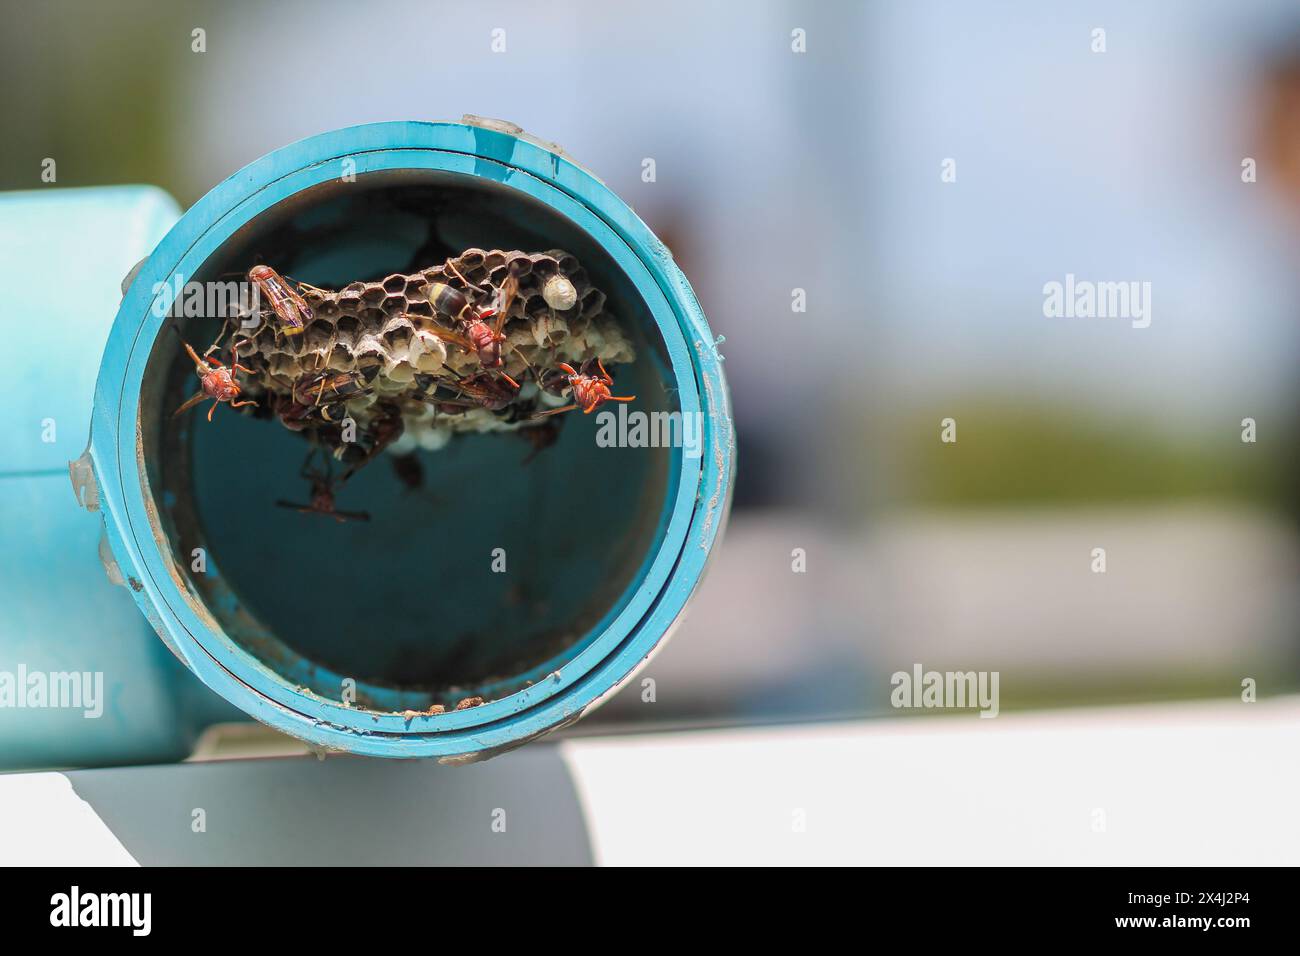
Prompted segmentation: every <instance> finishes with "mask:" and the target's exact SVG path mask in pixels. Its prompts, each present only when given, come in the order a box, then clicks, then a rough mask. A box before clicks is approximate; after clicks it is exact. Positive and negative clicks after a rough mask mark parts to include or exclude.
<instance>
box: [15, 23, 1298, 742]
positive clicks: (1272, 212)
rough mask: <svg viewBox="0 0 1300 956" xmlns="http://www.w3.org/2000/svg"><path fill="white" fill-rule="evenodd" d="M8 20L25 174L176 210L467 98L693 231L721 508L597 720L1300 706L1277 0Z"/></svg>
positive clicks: (1285, 160) (687, 237) (1288, 127)
mask: <svg viewBox="0 0 1300 956" xmlns="http://www.w3.org/2000/svg"><path fill="white" fill-rule="evenodd" d="M4 27H5V28H4V30H3V32H0V90H3V92H2V93H0V96H2V97H3V112H2V114H0V119H2V125H0V128H3V130H4V139H5V145H4V147H3V149H2V150H0V188H3V189H34V188H40V187H41V183H40V172H41V162H42V160H43V159H44V158H45V157H54V158H56V159H57V162H58V176H59V180H58V185H59V187H68V186H88V185H99V184H119V183H150V184H156V185H158V186H161V187H163V188H164V189H166V190H168V191H169V192H171V193H172V194H173V195H174V196H175V197H176V198H177V199H178V200H179V201H180V202H181V204H182V205H188V204H190V203H192V202H194V201H195V200H196V199H198V198H199V197H200V196H201V195H203V194H204V193H205V192H206V191H207V190H208V189H209V188H211V187H212V186H214V185H215V184H217V183H218V182H220V181H221V180H222V179H224V178H226V177H227V176H229V175H230V174H231V173H233V172H234V171H236V170H237V169H239V168H240V167H242V166H243V165H245V164H246V163H249V162H251V161H252V160H254V159H256V158H257V157H259V156H261V155H262V154H264V153H266V152H269V151H270V150H273V149H275V148H277V147H279V146H282V145H285V144H286V143H289V142H292V141H294V140H297V139H300V138H303V137H306V136H309V135H312V134H315V133H318V132H321V131H325V130H328V129H332V128H336V127H341V126H349V125H353V124H357V123H366V122H373V121H379V120H391V119H458V118H459V117H460V116H461V115H462V114H463V113H476V114H480V115H485V116H495V117H504V118H507V119H509V120H512V121H514V122H516V123H518V124H520V125H521V126H523V127H524V128H525V129H526V130H528V131H529V132H531V133H533V134H535V135H537V136H540V137H541V138H543V139H548V140H554V141H557V142H559V143H560V144H562V145H563V146H564V147H565V149H566V150H567V151H568V152H569V153H570V154H572V155H573V156H574V157H575V158H576V159H577V161H578V162H580V163H582V164H584V165H586V166H588V167H589V168H590V169H591V170H593V171H594V172H595V173H596V174H597V175H598V176H600V177H601V178H602V179H604V180H605V181H606V182H607V183H608V184H609V185H610V186H611V188H613V189H614V191H615V192H617V193H618V194H620V195H621V196H622V197H623V198H624V199H625V200H627V201H628V202H629V203H630V204H631V205H632V206H633V207H634V208H635V209H636V211H637V213H638V214H639V215H640V216H641V217H642V218H643V219H644V220H645V221H646V222H647V223H648V224H649V225H650V227H651V228H652V229H654V230H655V231H656V232H657V233H658V234H659V235H660V237H661V238H663V239H664V241H665V242H666V243H667V244H668V245H669V247H670V248H671V249H672V250H673V252H674V254H675V256H676V258H677V260H678V262H679V264H680V265H681V266H682V268H683V269H684V271H685V272H686V274H687V276H688V277H689V278H690V280H691V281H692V283H693V284H694V286H695V289H696V291H697V293H698V294H699V297H700V300H701V303H702V304H703V306H704V310H705V312H706V314H707V315H708V316H709V319H710V322H711V324H712V325H713V327H714V329H715V331H716V332H717V333H719V334H720V335H723V336H725V342H724V343H722V344H721V346H720V349H721V352H722V354H723V355H724V356H725V358H726V366H725V368H726V372H727V375H728V377H729V381H730V384H731V388H732V393H733V400H734V407H735V416H736V424H737V429H738V441H739V454H740V469H739V474H738V481H737V487H736V498H735V509H734V512H733V515H732V519H731V523H730V526H729V529H728V533H727V537H726V539H725V541H724V543H723V545H722V547H721V549H720V550H719V552H718V553H717V555H716V557H715V559H714V564H713V567H712V569H711V571H710V575H709V577H708V579H707V580H706V582H705V585H704V586H703V588H702V589H701V591H700V592H699V594H698V596H697V598H696V601H695V602H694V604H693V606H692V608H691V610H690V611H689V613H688V616H687V618H686V620H685V622H684V623H683V625H682V626H681V627H680V629H679V631H678V633H677V634H676V636H675V637H674V639H673V640H672V641H671V642H670V643H669V645H668V646H667V648H666V649H665V650H664V651H663V653H662V654H660V655H659V656H658V657H657V658H656V659H655V660H654V661H653V663H652V664H651V666H650V668H649V670H647V671H646V672H645V674H644V675H643V676H649V677H653V678H654V679H655V681H656V695H655V696H656V700H655V702H654V703H653V704H647V703H645V702H643V700H642V697H641V695H640V694H639V693H638V692H637V690H636V689H634V688H628V689H627V690H625V691H624V692H623V693H622V694H620V695H618V696H617V697H616V698H614V700H613V701H611V702H610V703H608V704H606V705H605V706H604V707H603V708H602V709H601V710H600V711H598V712H597V713H596V714H595V715H593V716H592V717H591V718H590V719H588V720H587V721H584V722H583V724H581V725H580V726H579V727H578V728H577V732H581V733H588V732H592V731H596V730H610V729H614V728H616V727H617V728H622V727H630V728H636V727H651V726H653V727H655V728H660V727H664V726H672V725H698V724H712V723H735V722H744V723H748V722H762V721H788V720H801V719H825V718H833V717H846V716H858V715H871V716H896V715H901V714H906V713H908V712H907V711H895V710H893V709H892V708H891V707H890V700H889V696H890V690H891V686H890V675H891V674H892V673H893V672H895V671H899V670H905V671H909V672H910V671H911V669H912V667H913V665H914V664H917V663H920V664H922V665H923V666H924V667H925V668H926V669H936V670H997V671H1000V673H1001V684H1000V690H1001V707H1002V710H1003V711H1008V710H1016V709H1023V708H1041V707H1064V706H1073V705H1081V704H1096V703H1109V702H1114V703H1120V702H1140V701H1154V700H1161V699H1171V698H1237V697H1238V696H1239V695H1240V693H1241V682H1242V680H1243V679H1245V678H1253V679H1254V680H1255V681H1257V682H1258V689H1259V694H1260V695H1261V696H1269V695H1274V694H1278V693H1283V692H1287V691H1291V690H1294V689H1295V688H1296V687H1297V685H1298V684H1300V606H1298V604H1297V589H1296V582H1297V572H1298V571H1300V563H1298V558H1300V535H1298V529H1297V516H1298V511H1300V509H1298V507H1297V506H1298V505H1300V501H1297V477H1300V476H1298V475H1297V467H1298V464H1297V459H1296V453H1295V450H1296V447H1297V438H1300V434H1298V430H1300V421H1298V418H1297V412H1298V411H1300V393H1298V389H1297V376H1296V374H1295V372H1296V365H1297V357H1298V356H1297V352H1298V350H1300V335H1298V333H1297V323H1296V318H1297V315H1300V280H1298V279H1297V278H1296V276H1297V270H1296V265H1297V263H1300V8H1297V7H1296V5H1295V4H1294V3H1292V2H1286V0H1267V2H1263V0H1261V2H1239V0H1181V2H1173V0H1170V2H1164V3H1160V2H1150V3H1144V4H1140V5H1136V4H1128V3H1119V2H1116V3H1089V4H1086V5H1084V4H1050V5H1044V4H1039V3H1035V2H1032V0H1021V2H1008V3H982V4H979V5H973V4H967V3H962V2H959V0H948V2H908V3H903V2H867V3H862V2H842V3H841V2H825V3H819V4H816V5H805V4H798V3H793V2H750V3H743V4H742V3H733V4H727V5H708V4H699V3H688V2H655V3H651V4H635V5H632V4H627V5H615V4H606V3H600V2H596V0H590V2H586V0H581V2H579V0H561V2H551V3H545V4H523V3H492V2H465V3H441V2H440V3H435V4H430V3H424V2H415V0H411V2H370V3H366V4H356V3H350V2H342V0H339V2H314V3H294V2H280V3H276V4H256V3H244V2H225V3H220V4H217V3H194V2H175V3H169V4H166V5H154V4H146V3H139V2H124V0H118V2H115V3H113V4H102V3H94V2H89V0H88V2H61V0H54V2H48V3H43V4H25V3H23V4H19V3H12V2H6V3H5V11H4ZM196 28H201V29H202V30H204V31H205V42H206V50H205V52H201V53H199V52H195V51H194V50H193V49H192V45H193V39H192V36H193V33H192V31H193V30H195V29H196ZM496 28H501V29H504V30H505V43H506V49H505V51H504V52H499V53H494V52H493V51H492V48H491V43H492V31H493V30H494V29H496ZM796 29H798V30H802V31H804V36H805V37H806V52H802V53H796V52H794V51H793V50H792V48H791V45H792V31H794V30H796ZM1097 29H1102V30H1104V31H1105V32H1104V42H1105V50H1104V52H1094V47H1095V46H1096V44H1097V41H1096V37H1097V35H1096V34H1095V32H1094V31H1096V30H1097ZM646 159H653V160H654V168H655V176H654V179H653V181H646V180H645V178H644V177H643V169H644V168H645V167H644V160H646ZM1248 159H1249V160H1253V163H1246V160H1248ZM949 160H951V161H952V162H951V163H949V162H948V161H949ZM1243 163H1246V166H1248V167H1250V168H1251V169H1254V170H1255V176H1254V179H1255V180H1256V181H1244V179H1243V172H1244V170H1245V167H1244V166H1243ZM945 173H946V175H945ZM954 173H955V178H954V175H953V174H954ZM1245 178H1246V179H1250V178H1251V177H1250V176H1248V175H1247V176H1246V177H1245ZM945 180H951V181H945ZM1067 274H1073V275H1075V276H1077V277H1079V279H1081V280H1084V279H1086V280H1092V281H1105V282H1109V281H1115V282H1127V281H1137V282H1149V283H1150V284H1151V299H1150V317H1151V323H1150V326H1149V327H1148V328H1134V327H1132V324H1131V323H1130V322H1129V321H1128V320H1126V319H1122V318H1110V319H1106V318H1095V319H1085V318H1048V317H1046V316H1045V315H1044V310H1043V304H1044V292H1043V286H1044V284H1045V283H1048V282H1053V281H1056V282H1063V281H1064V280H1065V277H1066V275H1067ZM800 290H801V291H800ZM800 298H803V299H804V300H806V311H796V310H795V308H794V307H793V306H794V304H795V303H796V302H797V301H798V300H799V299H800ZM948 418H951V419H953V420H954V421H955V422H956V430H957V441H956V442H954V443H945V442H943V441H941V440H940V439H941V422H942V421H943V420H944V419H948ZM1245 418H1251V419H1254V420H1255V422H1256V427H1257V440H1256V441H1255V442H1253V443H1247V442H1243V440H1242V430H1243V429H1242V420H1243V419H1245ZM1096 548H1104V549H1105V552H1106V570H1105V572H1104V573H1097V572H1095V571H1094V561H1095V559H1094V554H1093V551H1094V549H1096ZM795 549H802V551H803V554H805V555H806V571H803V572H801V573H800V572H796V571H795V570H793V568H792V562H793V561H794V560H795V559H794V557H793V554H794V552H795ZM121 600H122V601H128V600H129V598H128V597H127V595H126V594H122V596H121ZM963 719H964V718H963Z"/></svg>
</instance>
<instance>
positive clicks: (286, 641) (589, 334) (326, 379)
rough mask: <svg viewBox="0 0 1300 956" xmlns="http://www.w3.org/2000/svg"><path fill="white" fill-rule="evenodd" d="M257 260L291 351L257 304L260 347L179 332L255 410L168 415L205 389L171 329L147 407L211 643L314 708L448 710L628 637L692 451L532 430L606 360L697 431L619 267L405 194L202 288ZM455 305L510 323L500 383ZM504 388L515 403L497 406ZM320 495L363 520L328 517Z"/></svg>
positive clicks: (566, 233)
mask: <svg viewBox="0 0 1300 956" xmlns="http://www.w3.org/2000/svg"><path fill="white" fill-rule="evenodd" d="M518 250H531V251H518ZM258 264H265V265H269V266H271V267H272V268H274V269H275V270H277V271H278V272H279V273H280V274H281V275H283V276H284V277H285V278H286V281H287V282H288V283H289V284H290V285H291V287H292V288H293V289H294V290H295V291H297V292H298V293H299V294H300V295H301V297H302V301H303V302H304V303H305V304H306V305H307V307H308V310H309V312H310V318H309V320H308V321H306V322H305V323H304V326H303V328H302V329H301V331H300V332H298V333H296V334H286V329H285V328H284V323H283V322H282V320H281V318H280V317H279V316H278V315H277V314H276V313H275V312H274V310H273V309H271V307H270V303H269V302H268V301H267V300H266V298H265V297H264V298H263V300H262V310H261V314H260V318H261V320H262V321H261V322H260V323H257V324H256V327H255V328H250V327H247V326H248V324H250V323H249V322H248V317H247V316H242V317H237V318H236V319H235V320H230V319H229V317H228V316H227V317H217V316H214V315H211V314H205V315H203V316H188V317H185V318H178V319H175V320H174V321H172V320H169V323H168V324H172V325H175V326H176V330H177V331H178V332H179V333H180V339H182V340H184V341H185V342H187V343H189V344H190V345H192V346H193V347H194V349H195V351H196V352H197V353H199V354H200V355H202V354H203V353H204V352H205V350H208V349H209V345H210V344H213V343H218V345H217V348H215V349H212V350H211V356H212V357H213V358H215V359H217V360H218V361H220V362H222V363H225V364H227V365H228V364H229V363H230V361H231V359H230V350H231V348H232V346H233V348H234V351H235V353H236V356H237V357H236V359H235V361H237V362H238V363H239V365H240V366H241V367H242V368H243V369H247V370H248V371H246V372H245V371H240V372H239V373H238V375H237V377H236V381H237V382H238V383H239V385H240V386H241V388H242V389H243V393H242V395H241V396H240V397H241V398H243V399H246V400H252V401H256V402H257V405H256V406H246V407H243V408H241V409H239V410H238V411H232V410H231V409H230V407H229V405H222V406H221V407H218V408H217V409H216V411H215V414H214V415H213V417H212V421H211V422H209V421H208V420H207V411H206V410H207V407H208V406H207V405H201V406H200V407H199V408H198V409H196V410H194V411H190V412H188V413H186V414H183V415H180V416H178V417H173V412H174V411H175V409H176V408H177V407H178V406H180V405H181V404H182V402H184V401H185V399H186V397H187V396H189V395H190V394H191V393H192V392H193V391H194V389H195V387H196V383H197V380H196V377H195V366H194V363H193V361H191V360H190V359H189V358H188V357H187V356H186V354H185V352H184V351H183V350H182V349H181V347H180V343H179V341H178V339H177V336H176V335H174V334H171V332H169V331H167V330H164V331H163V332H162V333H160V334H159V335H158V337H157V338H156V340H155V342H154V345H153V346H152V351H151V354H150V358H149V361H148V365H147V367H146V371H145V378H144V382H143V385H142V389H141V409H142V411H141V418H140V434H141V442H140V458H141V465H142V475H143V479H144V481H145V483H146V494H147V495H148V496H149V497H150V498H151V499H152V501H153V506H154V510H155V511H156V513H157V516H158V517H157V521H158V529H159V533H160V535H161V537H162V538H163V539H164V543H165V545H166V547H165V548H164V551H165V553H170V554H171V555H172V559H173V561H174V573H175V574H176V576H177V578H178V579H179V580H181V581H182V582H183V584H184V590H185V591H186V593H187V595H188V597H189V599H190V600H191V601H192V603H193V605H194V606H195V607H196V608H197V610H198V612H199V613H200V615H201V617H202V618H203V619H205V620H206V621H207V622H208V623H209V625H210V627H211V628H212V629H213V631H214V632H216V633H220V634H222V635H223V637H224V639H225V640H228V641H230V642H231V643H232V644H234V645H236V646H237V648H238V649H239V650H242V651H243V652H244V653H246V654H248V655H250V656H251V657H252V658H254V659H255V660H256V661H257V662H258V663H259V664H260V665H261V666H262V667H263V668H265V669H266V670H267V671H268V672H270V673H271V674H273V675H274V676H275V677H276V679H278V680H280V681H283V682H284V683H286V684H289V685H291V686H293V687H295V688H299V689H301V690H304V691H306V692H309V693H312V694H315V695H318V696H320V697H322V698H325V699H329V700H341V699H343V694H344V689H345V688H346V687H349V686H351V687H355V694H356V698H355V704H356V705H357V706H360V707H366V708H370V709H374V710H378V711H384V712H390V711H396V712H402V711H406V710H416V711H426V712H427V711H432V712H437V710H438V709H440V708H446V709H452V708H454V707H456V706H457V705H458V704H464V705H465V706H471V705H473V704H476V703H478V702H479V700H480V699H481V700H483V701H491V700H494V699H498V698H500V697H503V696H505V695H507V694H510V693H512V692H515V691H519V690H522V689H524V688H527V687H529V686H532V685H534V684H536V683H537V682H539V681H541V680H543V679H545V678H546V677H547V676H548V675H551V674H553V673H555V672H557V671H559V670H561V669H563V668H564V667H566V666H568V665H569V663H570V662H572V661H573V660H574V659H575V658H577V657H578V656H579V655H580V654H581V653H582V651H583V649H584V648H585V647H587V646H589V644H590V643H591V641H592V640H594V639H595V636H596V635H597V634H599V633H601V632H603V631H605V630H606V629H608V628H609V627H611V625H615V624H617V623H618V622H620V621H623V620H624V618H625V617H626V615H624V612H625V611H626V610H627V608H628V605H629V604H630V603H631V601H632V600H633V597H634V595H635V594H636V590H637V586H638V582H639V580H640V577H641V575H642V574H643V572H644V567H645V564H646V562H647V560H648V559H647V556H648V555H652V554H654V553H655V546H656V542H657V540H659V539H660V538H661V537H662V535H663V534H664V533H665V527H666V523H667V515H668V513H669V504H670V502H671V501H672V499H673V497H674V495H675V481H676V478H675V471H674V469H673V467H672V462H673V458H674V455H675V454H678V452H675V451H674V450H672V449H669V448H662V447H651V448H628V447H602V446H601V444H600V443H598V442H597V441H596V433H597V429H598V424H597V418H598V416H596V415H590V416H588V415H582V414H581V413H568V414H557V415H550V416H544V417H538V416H539V415H541V413H543V412H546V411H550V410H554V409H556V408H557V407H562V406H564V405H566V404H568V403H571V402H572V390H571V389H570V388H569V387H568V386H569V382H568V380H567V377H566V376H565V375H563V374H560V373H557V371H556V369H557V366H558V365H559V363H566V364H568V365H570V366H572V367H574V368H576V369H580V370H583V371H591V372H593V373H594V372H595V370H596V369H597V368H598V367H599V366H597V364H596V362H597V360H599V361H600V363H601V364H603V366H604V367H605V368H606V369H607V370H608V371H609V373H610V374H611V375H612V376H613V377H614V378H615V380H616V383H617V384H616V385H615V386H614V391H615V392H616V393H618V394H620V395H635V396H636V402H635V404H634V405H632V406H629V407H630V408H636V409H639V410H644V411H647V412H654V411H665V412H672V411H677V410H679V409H678V405H677V395H676V390H675V389H674V388H673V387H672V376H671V373H670V367H669V360H668V356H667V349H666V346H665V343H664V342H663V339H662V337H661V336H660V335H659V332H658V329H657V326H656V324H655V321H654V318H653V317H652V315H651V313H650V309H649V306H648V305H647V303H646V301H645V299H644V298H643V296H642V294H641V293H640V291H639V290H638V288H637V286H636V283H635V282H634V280H633V279H632V278H630V277H629V275H628V273H627V271H626V270H625V269H624V268H623V267H622V266H621V265H620V264H619V263H618V262H616V261H615V259H614V257H613V256H612V255H611V254H610V252H609V251H608V250H607V249H606V247H605V246H604V245H603V244H601V243H600V242H598V241H597V240H595V239H594V238H593V237H592V236H591V235H590V234H588V232H587V231H586V230H585V229H583V228H582V227H580V226H579V225H577V224H576V223H575V222H573V221H572V220H570V219H569V218H567V217H566V216H564V215H562V214H560V213H559V212H558V211H557V210H556V209H555V208H553V207H552V206H550V205H547V204H545V203H543V202H541V201H540V200H537V199H534V198H533V197H531V196H529V195H527V194H525V193H523V192H521V191H519V190H516V189H512V188H509V187H507V186H505V185H503V184H502V183H499V182H496V181H493V180H486V179H483V178H480V177H475V176H470V175H467V174H460V173H449V172H438V171H431V170H401V171H394V172H387V173H369V174H364V175H361V176H358V177H357V180H356V181H355V182H349V183H343V182H330V183H325V184H322V185H320V186H316V187H313V188H311V189H308V190H305V191H304V192H301V193H298V194H296V195H294V196H293V197H292V198H290V199H288V200H285V201H283V202H280V203H278V204H276V205H274V206H272V207H270V208H269V209H266V210H265V211H263V212H261V213H260V214H258V215H255V216H253V217H251V218H250V219H249V220H248V221H247V222H246V223H245V224H244V225H243V226H242V227H241V228H240V229H239V230H238V231H237V232H236V233H234V234H233V235H232V236H231V237H230V238H229V239H228V240H226V242H225V243H224V244H222V245H221V246H220V248H218V249H217V250H216V251H215V252H213V254H211V255H210V256H209V257H208V258H207V260H206V261H205V262H204V264H203V267H202V270H201V272H200V273H199V274H198V275H195V276H193V277H192V279H193V280H194V281H196V282H200V283H215V282H222V281H228V280H229V278H230V277H231V276H232V275H233V276H236V277H238V278H242V277H243V276H244V275H246V274H247V272H248V270H249V269H251V268H252V267H253V266H254V265H258ZM508 280H512V282H511V283H508ZM438 284H441V285H443V286H445V287H449V288H450V289H452V290H454V292H455V293H456V294H458V295H460V296H462V297H463V298H464V299H465V300H466V301H467V302H468V303H470V304H471V306H472V307H473V311H472V312H469V313H466V314H467V315H477V314H485V313H489V312H490V311H491V310H492V309H495V308H499V307H500V306H502V305H505V306H506V312H505V316H504V320H503V322H502V324H501V332H502V334H503V335H504V341H502V342H501V344H500V355H501V359H502V364H501V365H500V366H499V367H497V368H491V369H489V368H485V367H484V363H483V361H482V356H481V355H480V354H479V353H477V352H476V351H475V350H474V349H473V348H465V347H462V345H461V344H457V342H456V341H455V340H454V339H455V335H457V334H460V333H464V332H465V331H466V329H465V326H464V324H463V323H460V324H458V322H457V320H456V316H454V315H450V314H448V313H447V311H446V310H445V309H443V308H440V306H439V304H438V301H439V300H438V299H437V293H438V289H437V286H438ZM510 284H513V286H514V288H513V290H509V289H508V290H507V291H513V294H503V286H505V285H510ZM431 296H432V298H431ZM443 301H444V303H445V301H447V300H443ZM452 301H456V300H454V299H453V300H452ZM241 321H242V322H243V323H244V324H243V325H241ZM487 323H488V324H489V325H495V323H496V316H491V317H490V318H488V319H487ZM506 377H508V381H510V382H514V383H517V385H518V389H517V390H515V389H514V388H513V387H511V388H503V389H502V390H501V391H500V392H496V391H492V389H495V388H498V387H500V386H499V383H500V382H502V381H504V380H507V378H506ZM493 383H496V384H493ZM485 391H486V392H488V394H486V396H485V394H484V393H485ZM607 407H611V408H612V407H613V406H607ZM304 408H305V409H306V410H305V411H304ZM349 427H351V428H353V429H354V432H353V433H352V434H346V435H345V434H344V429H345V428H349ZM323 487H332V493H333V498H334V499H335V500H334V501H333V502H332V503H331V505H332V506H334V507H336V508H337V510H338V511H339V512H342V513H343V516H344V517H351V518H352V519H353V520H346V521H342V522H340V521H337V520H334V516H332V515H330V514H329V513H327V512H326V509H324V508H321V507H318V505H319V504H320V502H319V501H318V500H317V498H316V497H315V495H316V494H317V493H318V492H320V491H321V490H322V488H323ZM197 554H202V556H203V558H202V560H201V561H200V560H198V559H197V558H196V555H197ZM619 626H622V625H619ZM466 702H468V703H466Z"/></svg>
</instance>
